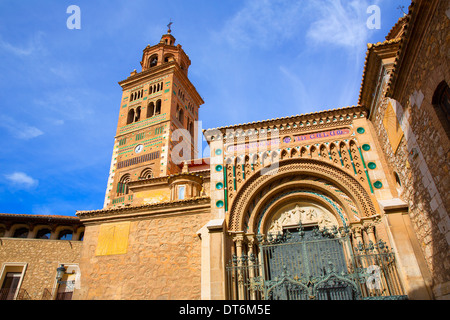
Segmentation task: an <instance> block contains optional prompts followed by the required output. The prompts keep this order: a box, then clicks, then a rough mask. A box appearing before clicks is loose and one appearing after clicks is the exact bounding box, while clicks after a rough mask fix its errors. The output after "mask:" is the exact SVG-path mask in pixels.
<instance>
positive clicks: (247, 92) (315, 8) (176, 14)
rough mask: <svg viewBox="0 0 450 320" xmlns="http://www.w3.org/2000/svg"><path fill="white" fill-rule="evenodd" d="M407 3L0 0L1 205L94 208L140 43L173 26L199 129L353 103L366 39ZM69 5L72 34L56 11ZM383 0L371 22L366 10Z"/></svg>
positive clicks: (61, 211)
mask: <svg viewBox="0 0 450 320" xmlns="http://www.w3.org/2000/svg"><path fill="white" fill-rule="evenodd" d="M409 4H410V1H409V0H395V1H392V0H361V1H355V0H310V1H307V0H220V1H218V0H172V1H153V0H129V1H116V0H108V1H101V0H97V1H81V0H79V1H77V0H71V1H43V0H42V1H25V0H21V1H17V0H0V61H1V62H0V110H1V112H0V137H1V138H0V148H1V153H0V212H2V213H21V214H53V215H75V212H76V210H94V209H101V208H102V206H103V200H104V194H105V190H106V183H107V178H108V173H109V166H110V162H111V155H112V149H113V143H114V135H115V129H116V125H117V119H118V112H119V106H120V98H121V88H120V86H119V85H118V84H117V82H119V81H121V80H123V79H125V78H126V77H128V76H129V74H130V72H131V71H133V70H134V69H136V70H137V71H140V64H139V62H140V60H141V58H142V50H143V49H144V48H145V47H146V46H147V45H148V44H150V45H154V44H156V43H158V42H159V40H160V38H161V35H162V34H164V33H165V32H166V30H167V27H166V25H167V24H168V23H169V21H170V19H171V20H172V21H173V25H172V34H173V35H174V36H175V37H176V39H177V43H180V44H181V45H182V46H183V49H184V50H185V52H186V53H187V54H188V55H189V57H190V59H191V61H192V65H191V67H190V69H189V78H190V79H191V81H192V83H193V84H194V85H195V86H196V88H197V90H198V92H199V93H200V95H201V96H202V97H203V99H204V101H205V104H204V105H203V106H202V107H201V109H200V115H199V116H200V120H201V121H202V128H203V129H207V128H215V127H219V126H227V125H233V124H239V123H246V122H252V121H258V120H265V119H271V118H278V117H285V116H291V115H296V114H303V113H308V112H313V111H320V110H326V109H333V108H340V107H345V106H350V105H355V104H357V102H358V95H359V89H360V84H361V80H362V70H363V65H364V59H365V55H366V50H367V43H368V42H370V43H375V42H379V41H383V40H384V38H385V36H386V34H387V33H388V32H389V30H390V29H391V28H392V26H393V25H394V24H395V22H396V21H397V20H398V18H399V17H401V16H402V12H401V11H400V10H399V9H397V8H398V7H399V6H404V7H405V8H404V10H405V11H407V9H408V6H409ZM70 5H77V6H79V7H80V9H81V29H80V30H70V29H68V28H67V25H66V21H67V19H68V18H69V16H70V14H68V13H66V9H67V7H68V6H70ZM371 5H377V6H378V7H379V8H380V9H381V11H380V12H381V24H380V27H381V28H380V29H369V28H368V27H367V24H366V21H367V19H369V18H370V16H371V13H367V8H368V7H369V6H371Z"/></svg>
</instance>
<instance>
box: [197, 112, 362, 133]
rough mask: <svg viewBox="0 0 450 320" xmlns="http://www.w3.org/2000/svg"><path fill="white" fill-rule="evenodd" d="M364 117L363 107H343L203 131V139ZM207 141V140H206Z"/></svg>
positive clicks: (312, 125) (311, 125) (318, 124)
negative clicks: (254, 130)
mask: <svg viewBox="0 0 450 320" xmlns="http://www.w3.org/2000/svg"><path fill="white" fill-rule="evenodd" d="M351 115H352V116H354V115H356V116H357V117H366V115H367V110H366V109H365V108H364V107H363V106H352V107H344V108H340V109H332V110H326V111H319V112H311V113H307V114H302V115H296V116H290V117H284V118H276V119H269V120H262V121H255V122H249V123H244V124H237V125H232V126H227V127H219V128H214V129H207V130H203V134H204V135H205V137H207V138H208V137H210V136H215V135H217V133H218V131H219V132H220V133H221V134H225V133H227V130H228V131H233V130H234V131H235V132H243V131H247V130H248V131H250V130H252V129H254V128H263V129H265V128H269V129H272V128H277V129H278V128H280V129H283V130H284V129H285V128H287V127H288V126H289V127H291V126H292V127H295V126H296V127H300V128H301V127H310V128H313V127H314V126H320V125H323V124H326V123H339V121H347V120H350V119H352V118H353V117H352V116H351ZM207 140H208V139H207Z"/></svg>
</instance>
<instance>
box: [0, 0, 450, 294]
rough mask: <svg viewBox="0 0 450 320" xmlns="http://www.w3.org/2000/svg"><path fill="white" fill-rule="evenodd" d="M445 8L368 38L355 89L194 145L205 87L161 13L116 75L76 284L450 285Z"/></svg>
mask: <svg viewBox="0 0 450 320" xmlns="http://www.w3.org/2000/svg"><path fill="white" fill-rule="evenodd" d="M448 12H450V5H449V2H448V1H438V0H432V1H423V0H416V1H412V4H411V6H410V8H409V13H408V15H405V16H404V17H402V18H401V19H400V20H399V21H398V22H397V24H396V25H395V26H394V27H393V28H392V30H391V31H390V33H389V34H388V35H387V36H386V39H385V41H383V42H379V43H376V44H369V45H368V50H367V56H366V62H365V67H364V74H363V80H362V84H361V91H360V96H359V101H358V104H357V105H355V106H350V107H344V108H338V109H333V110H326V111H321V112H314V113H309V114H303V115H297V116H292V117H281V118H277V119H270V120H264V121H258V122H252V123H246V124H239V125H230V126H226V127H220V128H213V129H208V130H204V131H203V135H204V137H205V138H206V140H207V142H208V144H209V148H210V157H209V158H203V159H201V158H200V159H199V158H198V157H197V155H198V150H197V146H198V137H197V133H196V127H195V124H196V122H197V121H198V120H199V109H200V107H201V105H202V104H203V103H204V101H203V100H202V98H201V96H200V94H199V93H198V92H197V90H196V88H195V86H194V85H193V84H192V83H191V81H190V80H189V77H188V70H189V67H190V64H191V61H190V59H189V57H188V55H187V54H186V53H185V52H184V50H183V49H182V46H181V45H180V44H176V39H175V37H174V36H173V35H172V33H171V30H170V29H169V30H168V32H167V33H166V34H165V35H163V36H162V38H161V40H160V42H159V43H158V44H156V45H154V46H147V47H146V48H145V49H144V50H143V56H142V60H141V66H142V70H141V71H140V72H137V71H136V70H134V71H133V72H132V73H131V74H130V76H129V77H128V78H127V79H125V80H123V81H121V82H119V84H120V86H121V87H122V91H123V94H122V98H121V102H120V113H119V119H118V126H117V132H116V136H115V140H114V141H115V142H114V150H113V156H112V160H111V169H110V172H109V178H108V185H107V190H106V195H105V201H104V207H103V209H100V210H94V211H78V212H77V217H78V219H79V222H80V223H81V224H82V229H79V230H83V241H82V245H80V246H79V249H78V250H79V252H78V253H77V256H76V258H75V260H76V261H71V263H72V264H76V266H77V268H75V269H76V270H75V269H74V268H72V269H74V270H72V269H71V272H72V274H79V277H78V278H76V281H77V285H76V286H75V287H74V288H73V299H81V300H92V299H111V300H114V299H117V300H125V299H171V300H177V299H205V300H214V299H220V300H223V299H230V300H270V299H280V300H357V299H411V300H414V299H425V300H428V299H448V298H450V271H449V270H450V259H449V243H450V233H449V229H450V221H449V214H448V212H449V207H450V198H449V195H450V190H449V188H450V175H449V160H450V153H449V150H450V141H449V137H450V135H449V133H450V117H449V114H450V104H449V101H450V91H449V87H448V83H450V73H449V71H450V66H449V64H448V63H449V49H448V48H449V46H448V45H449V42H450V38H449V37H448V34H450V32H449V31H450V23H449V19H450V17H449V14H448ZM1 223H2V221H1V220H0V226H1V225H2V224H1ZM77 228H81V227H77ZM4 229H5V232H7V233H8V232H9V233H8V234H7V235H10V236H11V234H12V233H11V231H10V229H11V227H10V226H9V225H8V226H6V225H5V226H4ZM0 235H1V234H0ZM4 237H6V236H5V235H4ZM11 248H13V246H11ZM11 250H12V249H11ZM7 259H8V257H7V256H5V260H7ZM0 262H2V261H0ZM6 262H7V261H5V263H6ZM62 265H63V264H62ZM56 267H57V266H55V270H56ZM61 270H62V269H61ZM23 276H25V274H24V275H23ZM51 276H52V277H53V276H54V275H51ZM4 278H5V275H2V278H1V279H0V281H3V279H4ZM74 281H75V280H74ZM0 283H1V282H0ZM71 297H72V296H71Z"/></svg>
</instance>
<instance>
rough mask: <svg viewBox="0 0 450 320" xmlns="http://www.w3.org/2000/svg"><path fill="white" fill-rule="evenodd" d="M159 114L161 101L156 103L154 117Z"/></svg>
mask: <svg viewBox="0 0 450 320" xmlns="http://www.w3.org/2000/svg"><path fill="white" fill-rule="evenodd" d="M158 114H161V100H158V101H156V107H155V115H158Z"/></svg>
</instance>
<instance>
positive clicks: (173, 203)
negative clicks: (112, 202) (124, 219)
mask: <svg viewBox="0 0 450 320" xmlns="http://www.w3.org/2000/svg"><path fill="white" fill-rule="evenodd" d="M202 200H210V197H208V196H204V197H195V198H188V199H184V200H176V201H162V202H158V203H152V204H144V205H140V206H128V207H119V208H107V209H99V210H91V211H77V216H79V217H84V216H91V215H97V214H117V213H122V212H127V211H128V212H129V211H137V210H142V209H156V208H160V207H170V206H178V205H184V204H193V203H195V202H200V201H202Z"/></svg>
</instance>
